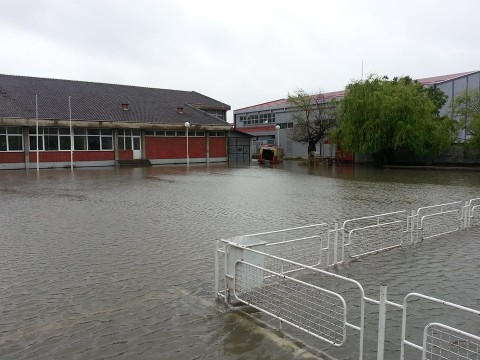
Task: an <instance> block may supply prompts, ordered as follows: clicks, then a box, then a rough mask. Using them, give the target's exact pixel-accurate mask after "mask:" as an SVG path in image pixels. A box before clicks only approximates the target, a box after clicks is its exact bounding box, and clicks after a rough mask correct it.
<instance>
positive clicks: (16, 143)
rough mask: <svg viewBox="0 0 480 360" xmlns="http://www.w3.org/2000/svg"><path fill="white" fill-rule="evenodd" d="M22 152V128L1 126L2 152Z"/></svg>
mask: <svg viewBox="0 0 480 360" xmlns="http://www.w3.org/2000/svg"><path fill="white" fill-rule="evenodd" d="M22 150H23V136H22V128H21V127H20V126H0V151H22Z"/></svg>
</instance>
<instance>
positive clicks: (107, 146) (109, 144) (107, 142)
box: [102, 136, 113, 150]
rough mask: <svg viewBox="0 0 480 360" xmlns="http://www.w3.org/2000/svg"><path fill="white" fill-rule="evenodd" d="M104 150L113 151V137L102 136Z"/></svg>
mask: <svg viewBox="0 0 480 360" xmlns="http://www.w3.org/2000/svg"><path fill="white" fill-rule="evenodd" d="M102 150H113V138H112V137H111V136H102Z"/></svg>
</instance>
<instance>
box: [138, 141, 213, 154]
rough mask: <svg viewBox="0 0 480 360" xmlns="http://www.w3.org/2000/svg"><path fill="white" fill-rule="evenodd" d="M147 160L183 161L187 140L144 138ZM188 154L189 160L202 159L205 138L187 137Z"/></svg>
mask: <svg viewBox="0 0 480 360" xmlns="http://www.w3.org/2000/svg"><path fill="white" fill-rule="evenodd" d="M145 149H146V156H147V159H185V158H186V157H187V138H185V137H153V136H147V137H146V138H145ZM188 153H189V157H190V158H204V157H206V154H205V138H203V137H202V138H201V137H198V138H197V137H189V138H188Z"/></svg>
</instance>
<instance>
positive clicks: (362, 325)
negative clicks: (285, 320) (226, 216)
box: [230, 243, 365, 360]
mask: <svg viewBox="0 0 480 360" xmlns="http://www.w3.org/2000/svg"><path fill="white" fill-rule="evenodd" d="M230 246H233V247H238V248H243V249H247V250H248V251H251V252H253V253H256V254H259V255H263V256H265V257H270V258H273V259H277V260H279V261H284V262H285V263H289V264H292V265H295V266H300V267H303V268H304V269H308V270H311V271H313V272H317V273H320V274H323V275H327V276H331V277H333V278H336V279H339V280H343V281H346V282H349V283H351V284H353V285H355V286H356V287H357V288H358V290H359V291H360V294H361V299H360V326H359V328H360V335H359V337H360V340H359V343H360V344H359V360H362V359H363V338H364V332H365V291H364V290H363V287H362V285H361V284H360V283H359V282H358V281H356V280H353V279H350V278H347V277H345V276H341V275H337V274H334V273H331V272H329V271H326V270H322V269H318V268H315V267H313V266H308V265H303V264H300V263H297V262H295V261H291V260H287V259H283V258H280V257H278V256H273V255H269V254H266V253H264V252H261V251H258V250H254V249H250V248H248V247H245V246H242V245H238V244H234V243H230Z"/></svg>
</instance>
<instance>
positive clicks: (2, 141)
mask: <svg viewBox="0 0 480 360" xmlns="http://www.w3.org/2000/svg"><path fill="white" fill-rule="evenodd" d="M0 151H8V147H7V135H0Z"/></svg>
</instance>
